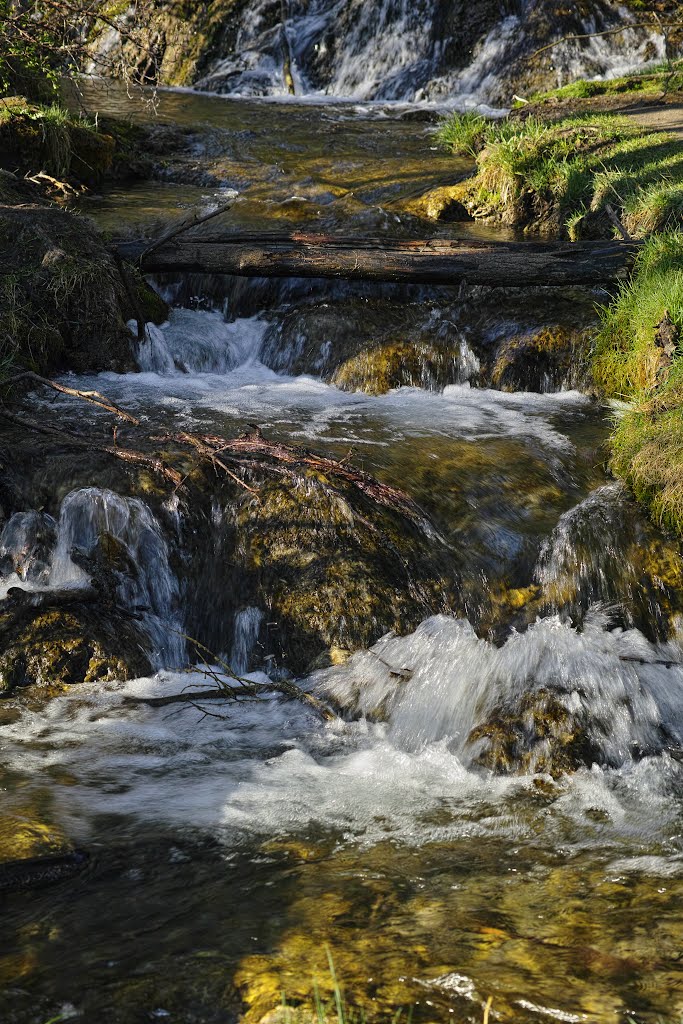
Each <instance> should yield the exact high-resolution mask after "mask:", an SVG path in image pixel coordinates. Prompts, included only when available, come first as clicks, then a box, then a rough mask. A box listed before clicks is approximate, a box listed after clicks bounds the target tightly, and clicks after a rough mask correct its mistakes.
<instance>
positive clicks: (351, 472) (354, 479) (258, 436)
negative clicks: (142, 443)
mask: <svg viewBox="0 0 683 1024" xmlns="http://www.w3.org/2000/svg"><path fill="white" fill-rule="evenodd" d="M156 440H160V441H165V442H169V441H171V442H175V443H176V444H184V445H190V446H191V447H193V448H194V449H195V450H196V451H199V452H200V454H202V456H203V457H204V458H208V459H210V460H211V461H212V462H214V463H216V464H218V465H221V464H223V466H222V468H224V469H226V467H225V465H224V463H225V461H228V462H232V463H236V464H237V465H239V466H241V467H242V468H243V469H254V468H258V469H262V470H265V471H266V472H268V471H271V472H272V471H273V470H274V471H275V472H277V471H278V469H277V468H276V467H272V466H270V465H269V463H268V461H265V462H264V461H263V460H264V459H266V460H273V462H275V463H276V464H278V463H279V464H280V465H281V466H288V467H292V469H294V468H307V469H315V470H317V471H318V472H320V473H326V474H329V475H330V476H334V477H336V478H337V479H340V480H344V481H346V482H348V483H351V484H353V485H354V486H355V487H357V488H358V490H359V491H362V492H363V493H364V494H366V495H367V496H368V497H369V498H371V499H372V500H373V501H375V502H377V503H378V504H380V505H384V506H385V507H387V508H392V509H395V510H397V511H399V512H401V513H402V514H403V515H405V516H406V517H407V518H409V519H411V520H412V521H414V522H423V521H424V520H425V514H424V512H423V511H422V509H421V508H420V507H419V505H417V504H416V503H415V502H414V501H413V500H412V498H410V497H409V496H408V495H407V494H406V493H405V491H401V490H399V489H398V488H397V487H392V486H391V485H390V484H383V483H380V481H379V480H376V479H375V478H374V477H372V476H370V474H369V473H365V472H364V471H363V470H361V469H355V468H353V467H352V466H349V464H348V455H347V456H345V457H344V459H343V461H341V462H339V461H338V460H337V459H330V458H326V457H325V456H322V455H313V454H312V453H311V452H307V451H306V450H305V449H304V448H298V447H294V446H293V445H287V444H283V442H281V441H269V440H268V439H267V438H265V437H264V436H263V434H262V432H261V429H260V428H259V427H255V428H253V429H252V430H250V431H248V432H247V433H245V434H242V435H241V436H240V437H236V438H234V439H233V440H227V439H226V438H224V437H219V436H217V435H214V434H187V433H177V434H166V435H163V436H162V437H159V438H157V439H156ZM219 457H220V458H219ZM256 460H258V461H256ZM226 472H228V473H229V475H230V476H231V477H234V474H233V473H231V472H230V471H229V470H227V469H226ZM239 482H240V483H241V484H242V486H244V487H246V484H245V483H244V481H242V480H240V481H239ZM247 490H250V488H248V487H247Z"/></svg>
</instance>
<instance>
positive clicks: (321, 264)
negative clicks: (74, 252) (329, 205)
mask: <svg viewBox="0 0 683 1024" xmlns="http://www.w3.org/2000/svg"><path fill="white" fill-rule="evenodd" d="M637 250H638V243H637V242H626V241H606V242H485V241H476V240H470V239H468V240H449V239H431V240H428V241H393V240H392V241H388V240H384V239H369V238H348V239H345V238H337V237H331V236H324V235H307V234H298V235H297V234H295V235H286V236H278V235H260V236H258V235H256V236H254V235H244V236H239V235H237V236H228V237H225V236H222V237H212V236H209V235H200V236H197V237H195V238H192V237H189V238H188V237H187V236H185V237H175V238H173V239H171V240H169V241H166V242H162V243H161V244H159V245H155V246H154V248H153V249H151V250H150V249H148V248H147V249H146V243H145V242H120V243H118V244H116V252H117V253H118V255H120V256H121V257H123V258H126V259H129V260H132V261H134V262H137V263H139V266H140V268H141V270H142V271H143V272H145V273H175V272H186V273H206V274H235V275H238V276H242V277H252V276H253V277H307V278H309V277H318V278H320V277H322V278H344V279H347V280H356V281H397V282H408V283H416V284H442V285H455V284H460V283H462V282H467V283H468V284H477V285H491V286H506V287H522V286H524V287H528V286H531V285H555V286H559V285H575V284H584V285H594V284H607V283H609V282H613V281H616V280H619V279H620V278H622V277H624V276H626V275H627V274H628V271H629V268H630V265H631V261H632V259H633V257H634V255H635V253H636V252H637Z"/></svg>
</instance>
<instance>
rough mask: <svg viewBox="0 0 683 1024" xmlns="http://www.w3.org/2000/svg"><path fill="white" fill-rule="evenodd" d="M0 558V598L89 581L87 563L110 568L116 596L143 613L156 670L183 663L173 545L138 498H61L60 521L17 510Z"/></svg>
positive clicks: (90, 494) (81, 493)
mask: <svg viewBox="0 0 683 1024" xmlns="http://www.w3.org/2000/svg"><path fill="white" fill-rule="evenodd" d="M0 555H1V557H2V563H0V564H1V567H2V572H3V575H2V577H1V578H0V594H1V595H2V596H6V595H7V592H8V590H9V589H10V588H11V587H12V586H20V587H21V589H26V590H46V589H47V590H63V589H68V588H78V587H83V586H86V585H87V584H88V582H89V580H90V575H89V573H88V571H87V569H88V567H89V562H91V561H92V562H93V564H95V563H97V562H99V563H100V564H102V565H104V566H105V568H106V569H107V570H109V571H111V572H112V573H113V576H114V578H115V580H116V596H117V599H118V601H119V602H120V603H121V604H122V605H123V606H124V607H125V608H127V609H129V610H130V611H131V612H133V613H134V614H135V615H136V616H138V617H139V619H140V623H141V626H142V628H143V629H144V631H145V632H146V633H147V635H148V636H149V638H150V641H151V648H152V662H153V664H154V665H155V667H157V668H161V667H163V666H176V667H177V666H181V665H183V664H184V663H185V661H186V654H185V644H184V640H183V639H182V636H181V635H180V634H181V633H182V622H181V618H180V611H179V603H180V594H179V587H178V582H177V580H176V577H175V575H174V573H173V571H172V569H171V566H170V559H169V550H168V545H167V543H166V541H165V540H164V537H163V535H162V533H161V529H160V527H159V524H158V522H157V520H156V519H155V517H154V515H153V514H152V512H151V511H150V509H149V508H148V506H147V505H146V504H145V503H144V502H143V501H141V500H140V499H139V498H124V497H122V496H121V495H119V494H116V493H115V492H114V491H109V490H105V489H101V488H98V487H86V488H82V489H80V490H76V491H72V492H71V493H70V494H68V495H67V496H66V497H65V498H64V501H63V502H62V507H61V510H60V515H59V520H58V522H55V521H54V520H53V519H51V517H50V516H47V515H45V514H44V513H40V512H34V511H30V512H19V513H16V514H15V515H14V516H12V518H11V519H10V520H9V522H8V523H7V525H6V526H5V529H4V530H3V532H2V536H1V537H0Z"/></svg>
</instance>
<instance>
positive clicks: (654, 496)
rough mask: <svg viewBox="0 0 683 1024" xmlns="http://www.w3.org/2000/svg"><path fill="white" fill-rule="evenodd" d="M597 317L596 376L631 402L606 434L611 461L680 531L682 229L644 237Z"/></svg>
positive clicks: (606, 389) (603, 386) (606, 388)
mask: <svg viewBox="0 0 683 1024" xmlns="http://www.w3.org/2000/svg"><path fill="white" fill-rule="evenodd" d="M602 321H603V322H602V330H601V333H600V335H599V337H598V341H597V345H596V353H595V359H594V374H595V378H596V382H597V383H598V385H599V387H600V389H601V391H602V392H603V393H604V394H606V395H607V396H609V397H611V398H616V399H621V400H625V401H628V402H629V403H630V404H629V407H628V408H627V409H626V410H625V411H623V412H622V413H621V415H620V417H619V420H618V424H617V427H616V430H615V432H614V435H613V437H612V458H611V465H612V468H613V470H614V472H615V473H617V474H618V475H619V476H621V477H622V478H623V479H625V480H626V481H627V482H628V483H629V485H630V486H631V487H632V488H633V490H634V492H635V493H636V495H637V496H638V498H640V499H641V500H642V501H643V502H644V503H645V504H646V505H647V507H648V508H649V509H650V511H651V512H652V514H653V516H654V517H655V518H656V519H657V520H659V521H661V522H663V523H664V524H666V525H668V526H670V527H672V528H673V529H675V530H676V532H677V533H678V534H680V535H683V359H681V342H682V340H683V334H682V332H683V233H682V232H676V233H672V234H667V235H662V236H658V237H654V238H652V239H650V240H649V241H648V242H647V244H646V245H645V246H644V248H643V250H642V252H641V253H640V254H639V256H638V259H637V263H636V267H635V271H634V275H633V279H632V281H631V282H630V283H629V284H627V285H625V286H624V287H623V288H622V290H621V292H620V293H619V295H618V296H617V298H616V299H615V301H614V302H613V303H612V305H611V306H609V307H608V308H607V309H605V310H604V311H603V317H602Z"/></svg>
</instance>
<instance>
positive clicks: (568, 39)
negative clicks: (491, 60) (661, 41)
mask: <svg viewBox="0 0 683 1024" xmlns="http://www.w3.org/2000/svg"><path fill="white" fill-rule="evenodd" d="M652 27H653V26H652V23H651V22H649V21H648V22H638V23H637V24H626V25H621V26H620V27H619V28H608V29H605V30H604V31H602V32H581V33H578V34H576V35H570V36H562V38H561V39H556V40H555V41H554V42H553V43H548V44H547V45H546V46H542V47H541V48H540V49H539V50H534V52H533V53H529V54H527V55H526V56H525V57H523V58H522V60H533V59H534V57H538V56H539V54H541V53H545V52H546V51H547V50H553V49H554V48H555V47H556V46H561V45H562V43H573V42H577V41H578V40H581V39H596V38H597V37H599V36H615V35H618V34H619V33H620V32H628V31H632V30H634V29H639V28H649V29H651V28H652ZM681 27H683V22H680V21H672V22H669V23H667V25H666V28H667V29H671V28H681ZM660 28H662V26H661V25H660Z"/></svg>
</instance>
